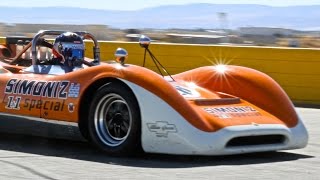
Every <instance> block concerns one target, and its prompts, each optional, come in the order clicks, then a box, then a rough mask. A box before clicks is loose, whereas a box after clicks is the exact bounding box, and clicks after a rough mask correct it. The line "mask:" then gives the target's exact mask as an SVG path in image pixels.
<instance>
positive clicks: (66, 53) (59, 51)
mask: <svg viewBox="0 0 320 180" xmlns="http://www.w3.org/2000/svg"><path fill="white" fill-rule="evenodd" d="M84 50H85V48H84V42H83V40H82V38H81V36H79V35H78V34H76V33H73V32H65V33H63V34H61V35H59V36H58V37H56V39H55V41H54V43H53V48H52V54H53V58H52V64H53V65H63V67H64V70H65V71H66V72H71V71H73V70H75V69H77V68H82V64H83V61H84Z"/></svg>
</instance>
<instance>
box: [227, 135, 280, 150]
mask: <svg viewBox="0 0 320 180" xmlns="http://www.w3.org/2000/svg"><path fill="white" fill-rule="evenodd" d="M285 139H286V138H285V136H284V135H260V136H243V137H235V138H233V139H231V140H230V141H229V142H228V143H227V146H226V147H227V148H228V147H229V148H230V147H239V146H258V145H270V144H283V143H284V141H285Z"/></svg>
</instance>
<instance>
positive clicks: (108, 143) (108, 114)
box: [88, 82, 141, 154]
mask: <svg viewBox="0 0 320 180" xmlns="http://www.w3.org/2000/svg"><path fill="white" fill-rule="evenodd" d="M140 119H141V118H140V110H139V106H138V103H137V100H136V98H135V96H134V94H133V93H132V91H131V90H130V89H129V88H128V87H126V86H125V85H123V84H121V83H118V82H111V83H109V84H107V85H104V86H102V87H101V88H99V89H98V90H97V92H96V93H95V97H94V98H93V101H92V103H91V107H90V113H89V128H88V129H89V135H90V137H91V140H92V142H93V143H94V145H96V146H98V147H99V148H100V149H102V150H103V151H105V152H107V153H112V154H122V153H127V154H132V153H134V152H137V150H139V149H140V148H141V145H140V144H141V143H140V141H141V140H140V139H141V138H140V136H141V130H140V129H141V120H140Z"/></svg>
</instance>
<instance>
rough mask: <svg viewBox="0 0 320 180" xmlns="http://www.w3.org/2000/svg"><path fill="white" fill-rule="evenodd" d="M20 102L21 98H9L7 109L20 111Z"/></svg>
mask: <svg viewBox="0 0 320 180" xmlns="http://www.w3.org/2000/svg"><path fill="white" fill-rule="evenodd" d="M20 101H21V97H20V96H17V97H15V96H8V102H7V105H6V108H7V109H16V110H19V109H20Z"/></svg>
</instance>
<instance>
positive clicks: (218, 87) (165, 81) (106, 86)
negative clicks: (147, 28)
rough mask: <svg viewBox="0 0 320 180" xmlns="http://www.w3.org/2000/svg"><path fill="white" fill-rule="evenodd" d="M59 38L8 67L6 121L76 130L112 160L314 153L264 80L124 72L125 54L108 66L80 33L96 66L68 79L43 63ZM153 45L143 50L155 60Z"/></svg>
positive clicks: (219, 69)
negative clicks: (142, 155)
mask: <svg viewBox="0 0 320 180" xmlns="http://www.w3.org/2000/svg"><path fill="white" fill-rule="evenodd" d="M60 33H63V32H60V31H41V32H39V33H38V34H37V35H36V36H35V37H34V38H33V40H32V42H31V43H30V45H29V47H31V48H32V59H31V62H30V65H28V66H25V65H21V63H20V62H21V59H19V56H21V54H22V53H20V54H17V55H16V57H15V58H11V59H10V58H2V59H3V61H2V63H1V68H0V84H1V87H0V99H1V103H0V104H1V106H0V113H1V114H2V115H4V116H6V115H10V116H28V117H32V118H39V119H45V120H48V121H51V120H54V121H60V122H73V123H76V124H78V126H79V129H80V131H81V133H82V135H83V136H84V137H85V138H86V139H87V140H88V141H90V142H91V143H93V144H94V145H96V146H97V147H99V148H100V149H102V150H104V151H105V152H107V153H133V152H136V151H137V150H139V149H141V148H142V149H143V150H144V151H145V152H152V153H165V154H187V155H194V154H197V155H225V154H240V153H249V152H262V151H276V150H283V149H296V148H303V147H305V146H306V145H307V141H308V133H307V131H306V128H305V127H304V125H303V122H302V120H301V119H300V118H299V116H298V115H297V113H296V111H295V109H294V106H293V104H292V102H291V101H290V99H289V97H288V96H287V95H286V93H285V92H284V91H283V90H282V88H281V87H280V86H279V85H278V84H277V83H276V82H275V81H274V80H272V79H271V78H270V77H268V76H267V75H266V74H264V73H261V72H258V71H256V70H253V69H250V68H246V67H240V66H231V65H218V66H207V67H201V68H197V69H193V70H190V71H187V72H183V73H180V74H176V75H172V76H171V75H170V74H169V75H168V76H164V77H163V76H161V75H159V74H158V73H155V72H153V71H151V70H149V69H147V68H145V67H140V66H136V65H131V64H125V56H126V55H127V54H126V53H125V51H123V49H120V50H119V51H117V53H118V54H117V53H116V55H118V57H117V59H118V60H119V61H118V62H117V61H115V62H110V63H104V62H100V59H99V55H98V53H99V46H98V43H97V41H96V40H95V39H94V37H93V36H92V35H91V34H89V33H86V32H76V33H77V34H78V35H79V36H81V37H82V38H88V37H89V38H91V39H92V40H93V41H94V43H95V46H94V53H95V54H94V57H95V58H94V60H88V59H84V60H83V63H82V64H81V68H74V69H73V70H72V71H70V72H69V71H68V72H66V69H65V68H64V67H63V65H61V64H58V65H57V64H50V63H39V57H37V48H38V47H37V46H38V45H39V44H40V46H41V43H38V41H39V40H40V39H41V38H42V37H43V36H45V35H58V34H60ZM146 40H148V39H146V38H145V37H144V39H142V41H141V42H140V45H142V46H143V47H145V48H146V51H149V49H148V46H147V45H148V42H147V41H146ZM42 44H46V43H42ZM47 46H48V47H50V48H53V47H52V46H50V44H48V45H47ZM6 48H7V47H6ZM27 48H28V47H26V48H25V49H24V50H26V49H27ZM3 54H4V53H3ZM7 54H8V53H7ZM151 55H152V54H151ZM2 56H3V55H2ZM152 56H153V55H152ZM0 120H1V119H0Z"/></svg>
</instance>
